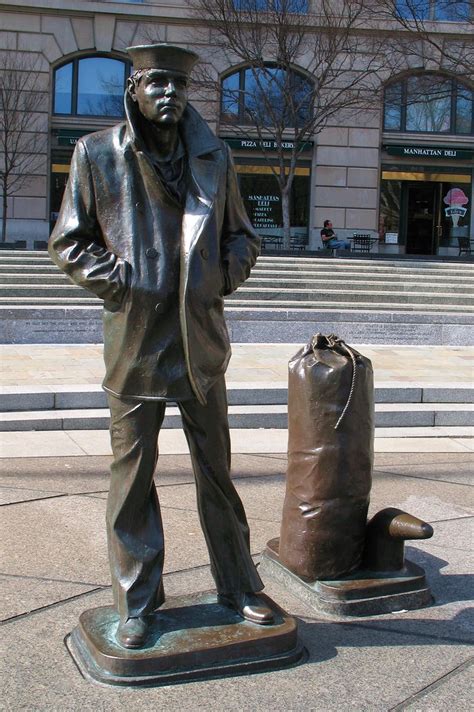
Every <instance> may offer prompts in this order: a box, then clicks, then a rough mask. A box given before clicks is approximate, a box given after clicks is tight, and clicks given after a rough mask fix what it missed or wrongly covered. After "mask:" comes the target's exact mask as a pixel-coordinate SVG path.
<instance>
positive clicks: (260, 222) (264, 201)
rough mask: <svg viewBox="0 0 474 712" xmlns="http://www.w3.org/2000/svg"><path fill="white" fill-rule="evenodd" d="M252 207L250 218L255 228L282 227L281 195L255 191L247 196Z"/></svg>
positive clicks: (247, 200)
mask: <svg viewBox="0 0 474 712" xmlns="http://www.w3.org/2000/svg"><path fill="white" fill-rule="evenodd" d="M245 201H246V203H247V205H248V206H249V208H250V219H251V221H252V225H253V226H254V228H255V229H257V230H258V229H259V228H278V227H280V201H281V198H280V196H279V195H270V194H260V193H254V194H251V195H247V196H245Z"/></svg>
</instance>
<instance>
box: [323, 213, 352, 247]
mask: <svg viewBox="0 0 474 712" xmlns="http://www.w3.org/2000/svg"><path fill="white" fill-rule="evenodd" d="M321 240H322V241H323V245H324V247H329V248H330V249H331V250H333V249H335V248H336V247H343V248H344V249H345V250H350V249H351V243H350V242H349V240H338V239H337V235H336V233H335V232H334V230H333V229H332V222H331V221H330V220H325V221H324V227H323V229H322V230H321Z"/></svg>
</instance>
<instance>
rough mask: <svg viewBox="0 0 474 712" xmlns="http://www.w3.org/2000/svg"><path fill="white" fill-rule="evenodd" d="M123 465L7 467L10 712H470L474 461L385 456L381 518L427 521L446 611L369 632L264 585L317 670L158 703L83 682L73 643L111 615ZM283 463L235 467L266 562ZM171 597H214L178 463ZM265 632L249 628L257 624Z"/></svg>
mask: <svg viewBox="0 0 474 712" xmlns="http://www.w3.org/2000/svg"><path fill="white" fill-rule="evenodd" d="M108 464H109V458H105V457H100V458H94V457H74V458H36V459H29V458H21V459H3V460H1V461H0V465H1V470H2V475H1V478H0V486H1V489H0V492H1V494H2V497H3V504H4V506H3V507H2V514H3V517H2V533H1V537H2V545H3V546H2V548H3V556H2V572H3V574H2V588H3V591H4V598H5V605H4V611H3V618H4V623H3V627H2V647H3V654H2V680H3V686H4V692H3V696H2V709H4V710H9V711H10V710H11V711H12V712H17V710H31V711H33V710H34V711H35V712H36V711H38V712H39V711H43V710H44V711H47V710H48V711H50V710H51V711H53V710H54V712H66V711H68V710H74V711H75V710H78V711H79V710H91V711H94V712H98V711H99V710H100V711H106V712H109V711H110V712H115V711H116V710H126V711H127V712H129V711H130V710H150V712H152V711H153V712H155V711H161V710H166V712H171V711H174V710H179V711H180V712H184V711H186V710H211V711H212V712H214V711H215V712H221V710H232V711H234V710H235V711H236V712H237V711H238V710H242V711H243V710H245V711H247V710H248V711H249V712H251V711H252V712H253V711H257V710H259V711H260V710H261V711H265V712H266V711H267V710H268V712H272V711H273V710H282V711H283V710H284V711H285V712H287V711H289V710H291V711H297V710H298V711H299V710H302V711H303V710H305V711H306V710H315V711H316V710H317V711H318V712H319V711H321V712H329V711H332V710H334V712H336V710H337V711H340V710H360V711H362V710H363V711H364V712H365V711H367V712H375V711H379V710H380V711H381V712H383V711H388V710H411V711H413V712H421V711H423V712H425V711H426V712H442V711H443V712H444V710H448V709H453V710H456V711H459V712H460V711H464V710H465V711H466V712H467V710H469V709H472V707H471V706H470V705H471V702H472V697H471V693H472V689H470V684H469V681H470V680H471V681H472V668H470V667H469V660H470V656H471V655H472V648H471V647H470V644H472V639H473V634H474V620H473V618H472V616H471V615H470V613H472V608H470V604H469V598H470V596H472V590H473V587H472V579H473V577H472V574H471V572H472V558H471V557H472V521H473V514H474V512H473V499H472V492H473V489H472V457H471V456H470V455H469V454H468V453H466V454H432V455H428V454H412V455H410V454H403V455H401V454H395V453H392V454H379V455H377V457H376V468H375V477H374V486H373V492H372V501H371V513H373V512H375V511H378V510H379V509H380V508H382V507H384V506H387V505H392V506H396V507H400V508H402V509H406V510H408V511H409V512H411V513H413V514H416V515H418V516H419V517H422V518H424V519H425V520H427V521H429V522H430V523H431V524H432V525H433V527H434V532H435V533H434V536H433V538H432V539H430V540H427V541H422V542H409V543H408V546H407V552H408V555H409V557H410V558H411V559H412V560H413V561H414V562H416V563H418V564H420V565H422V566H423V567H424V568H425V570H426V572H427V576H428V580H429V583H430V585H431V588H432V592H433V595H434V603H433V605H432V606H430V607H428V608H424V609H421V610H418V611H405V612H399V613H393V614H388V615H383V616H375V617H371V618H360V619H345V620H342V619H333V620H331V619H329V618H323V617H322V616H321V615H320V614H318V613H316V612H315V611H313V610H311V609H310V608H309V607H308V606H306V605H304V604H303V603H301V602H300V601H299V600H298V599H296V598H294V597H293V596H291V595H289V594H288V593H287V592H286V591H285V590H283V589H282V588H280V587H279V586H277V585H275V584H274V583H272V582H271V581H270V580H268V579H266V580H265V583H266V585H267V587H266V592H267V593H268V594H269V595H270V596H272V597H273V598H274V599H275V601H276V602H277V603H278V604H280V605H281V606H282V607H284V608H285V609H286V610H287V611H288V612H289V613H291V614H293V615H294V616H296V617H297V618H298V621H299V631H300V637H301V640H302V642H303V644H304V645H305V647H306V649H307V652H308V658H307V660H306V661H305V662H304V663H303V664H301V665H299V666H297V667H294V668H291V669H287V670H280V671H274V672H269V673H261V674H253V675H247V676H242V677H234V678H226V679H220V680H208V681H201V682H191V683H187V684H183V685H176V686H172V687H171V686H169V687H165V688H155V689H138V688H135V689H117V688H105V687H100V686H98V685H95V684H91V683H90V682H88V681H86V680H85V679H83V678H82V677H81V675H80V673H79V671H78V670H77V668H76V667H75V665H74V663H73V661H72V659H71V658H70V656H69V653H68V652H67V650H66V648H65V646H64V643H63V639H64V636H65V635H66V634H67V633H68V632H70V631H71V630H72V628H73V627H74V626H75V625H76V623H77V619H78V616H79V614H80V613H81V612H82V611H83V610H85V609H87V608H91V607H95V606H100V605H107V604H110V603H111V590H110V579H109V571H108V564H107V553H106V542H105V527H104V517H105V498H106V491H107V486H108V477H107V466H108ZM285 467H286V461H285V456H284V455H236V456H235V457H234V477H235V483H236V486H237V488H238V490H239V493H240V495H241V497H242V499H243V501H244V504H245V507H246V510H247V514H248V518H249V523H250V527H251V532H252V542H251V548H252V553H253V554H254V555H255V557H256V559H257V560H258V557H259V554H260V552H261V551H262V549H263V547H264V546H265V544H266V542H267V541H268V540H269V539H270V538H273V537H274V536H278V533H279V522H280V515H281V507H282V501H283V496H284V486H285V485H284V473H285ZM157 485H158V488H159V496H160V500H161V504H162V511H163V518H164V526H165V535H166V544H167V553H166V575H165V589H166V592H167V595H168V596H174V595H180V594H184V593H188V592H191V591H206V590H210V589H212V585H213V584H212V579H211V576H210V573H209V567H208V561H207V552H206V549H205V544H204V540H203V537H202V534H201V530H200V527H199V522H198V517H197V512H196V504H195V494H194V485H193V484H192V474H191V469H190V462H189V459H188V457H187V456H164V457H162V459H161V463H160V474H159V477H158V478H157ZM249 625H251V624H249Z"/></svg>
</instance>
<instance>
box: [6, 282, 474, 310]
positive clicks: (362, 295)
mask: <svg viewBox="0 0 474 712" xmlns="http://www.w3.org/2000/svg"><path fill="white" fill-rule="evenodd" d="M71 297H73V298H75V299H81V298H85V299H86V298H90V297H91V293H90V292H89V291H88V290H85V289H83V288H82V287H78V286H76V285H74V284H71V283H65V284H36V285H35V284H8V285H3V286H2V285H0V299H1V300H4V299H7V300H10V302H11V301H12V300H14V299H18V298H20V299H30V300H31V301H32V302H36V300H37V299H56V300H58V304H60V303H62V300H63V299H64V298H71ZM92 297H93V295H92ZM226 299H227V301H229V302H233V301H235V300H237V301H239V302H243V301H247V300H248V301H250V302H252V303H253V304H254V303H259V302H262V303H265V302H272V303H273V302H278V301H283V302H288V301H289V302H308V301H311V302H313V301H314V302H315V303H319V302H320V301H326V302H328V301H330V302H334V303H339V302H357V303H359V302H364V303H371V302H376V303H377V304H380V303H381V302H390V304H392V305H394V306H395V305H397V304H413V305H416V304H438V305H440V306H448V305H453V306H466V307H469V306H470V307H473V308H474V296H471V295H470V294H467V293H466V290H464V291H461V292H460V293H456V294H455V295H454V294H453V293H452V292H451V291H442V290H441V289H437V290H432V291H417V290H416V287H415V288H414V289H412V290H409V289H408V288H407V289H406V290H404V291H400V290H398V289H397V290H395V289H393V288H390V289H383V288H377V287H375V288H373V289H372V288H371V289H367V288H366V287H365V285H364V288H359V289H353V288H346V287H345V288H344V289H338V288H337V287H334V286H328V287H327V288H321V286H320V285H318V287H317V288H314V289H303V288H301V287H294V288H289V289H288V288H283V287H280V285H278V284H275V286H274V287H272V288H270V287H253V286H242V287H240V289H238V291H237V292H235V293H234V294H232V295H230V296H229V297H227V298H226Z"/></svg>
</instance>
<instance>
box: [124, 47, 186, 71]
mask: <svg viewBox="0 0 474 712" xmlns="http://www.w3.org/2000/svg"><path fill="white" fill-rule="evenodd" d="M127 52H128V53H129V55H130V57H131V58H132V62H133V69H134V71H137V70H138V69H161V70H163V71H169V72H177V73H179V74H183V75H185V76H186V77H189V75H190V74H191V71H192V69H193V67H194V65H195V64H196V62H197V61H198V60H199V57H198V55H197V54H196V53H195V52H191V51H190V50H189V49H183V47H177V46H176V45H171V44H167V43H165V42H161V43H159V44H151V45H136V46H135V47H127Z"/></svg>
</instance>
